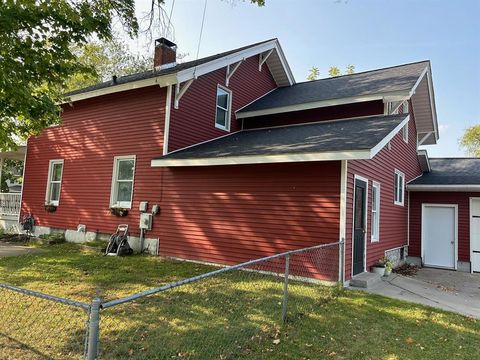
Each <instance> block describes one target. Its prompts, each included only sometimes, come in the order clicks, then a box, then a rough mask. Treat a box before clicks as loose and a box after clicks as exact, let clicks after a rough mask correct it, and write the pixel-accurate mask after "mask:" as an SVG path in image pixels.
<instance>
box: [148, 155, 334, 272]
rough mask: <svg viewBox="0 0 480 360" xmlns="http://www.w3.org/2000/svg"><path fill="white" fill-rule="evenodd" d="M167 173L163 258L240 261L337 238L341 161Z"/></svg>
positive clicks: (160, 221) (161, 227) (161, 230)
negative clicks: (167, 256) (166, 256)
mask: <svg viewBox="0 0 480 360" xmlns="http://www.w3.org/2000/svg"><path fill="white" fill-rule="evenodd" d="M163 177H164V183H165V184H168V185H169V186H165V187H164V188H163V189H162V190H163V193H162V204H163V205H162V215H161V217H160V218H159V219H158V223H157V228H158V231H159V237H160V254H162V255H169V256H178V257H182V258H191V259H200V260H204V261H216V262H221V263H234V262H238V261H245V260H249V259H252V258H258V257H261V256H266V255H271V254H274V253H278V252H282V251H286V250H290V249H294V248H301V247H305V246H311V245H316V244H321V243H330V242H335V241H338V231H339V211H340V210H339V208H340V204H339V201H340V197H339V189H340V163H339V162H324V163H303V164H302V163H299V164H296V163H295V164H264V165H242V166H228V167H226V166H216V167H208V168H207V167H192V168H183V169H180V168H179V169H165V172H164V174H163ZM205 179H208V181H205ZM172 184H174V185H172ZM332 261H333V260H332ZM335 261H338V256H337V257H336V259H335Z"/></svg>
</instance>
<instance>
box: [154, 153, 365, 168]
mask: <svg viewBox="0 0 480 360" xmlns="http://www.w3.org/2000/svg"><path fill="white" fill-rule="evenodd" d="M369 158H370V150H352V151H330V152H318V153H304V154H285V155H252V156H228V157H217V158H204V159H154V160H152V161H151V166H152V167H179V166H215V165H244V164H267V163H289V162H307V161H332V160H362V159H369Z"/></svg>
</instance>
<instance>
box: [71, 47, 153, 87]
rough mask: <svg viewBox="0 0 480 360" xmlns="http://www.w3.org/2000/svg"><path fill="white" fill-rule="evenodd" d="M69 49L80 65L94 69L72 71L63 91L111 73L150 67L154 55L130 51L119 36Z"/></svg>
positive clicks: (132, 71) (102, 78)
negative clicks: (73, 72)
mask: <svg viewBox="0 0 480 360" xmlns="http://www.w3.org/2000/svg"><path fill="white" fill-rule="evenodd" d="M72 52H73V53H74V54H75V56H76V58H77V59H78V61H79V62H80V63H81V64H82V65H84V66H85V67H86V68H88V69H94V71H93V72H92V71H83V70H81V71H78V72H77V73H76V74H74V75H72V76H71V77H70V78H69V79H68V80H67V82H66V87H65V89H66V91H71V90H75V89H80V88H83V87H87V86H90V85H94V84H96V83H99V82H102V81H107V80H109V79H111V78H112V76H113V75H116V76H125V75H130V74H134V73H138V72H142V71H147V70H152V69H153V56H151V55H149V56H142V55H139V54H134V53H132V52H131V51H130V49H129V48H128V46H126V45H125V43H123V42H121V40H119V39H118V38H113V39H112V40H110V41H94V42H91V43H88V44H85V45H83V46H78V45H74V46H73V48H72Z"/></svg>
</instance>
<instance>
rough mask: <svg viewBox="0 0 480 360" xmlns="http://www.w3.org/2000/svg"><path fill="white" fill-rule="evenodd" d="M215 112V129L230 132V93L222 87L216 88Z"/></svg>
mask: <svg viewBox="0 0 480 360" xmlns="http://www.w3.org/2000/svg"><path fill="white" fill-rule="evenodd" d="M216 110H217V112H216V115H215V127H216V128H218V129H222V130H226V131H230V118H231V112H232V92H231V91H230V90H228V89H227V88H224V87H223V86H220V85H218V87H217V109H216Z"/></svg>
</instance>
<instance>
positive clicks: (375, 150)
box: [370, 115, 410, 159]
mask: <svg viewBox="0 0 480 360" xmlns="http://www.w3.org/2000/svg"><path fill="white" fill-rule="evenodd" d="M409 119H410V115H407V116H406V117H405V119H403V121H402V122H401V123H400V124H398V125H397V126H396V127H395V129H393V130H392V131H391V132H390V133H389V134H388V135H387V136H385V137H384V138H383V139H382V141H380V142H379V143H378V144H377V145H375V147H374V148H372V150H370V158H371V159H372V158H373V157H374V156H375V155H377V153H378V152H379V151H380V150H382V149H383V148H384V146H385V145H387V144H388V142H389V141H390V140H392V139H393V137H394V136H395V135H397V134H398V132H399V131H400V130H402V128H403V127H404V126H405V124H406V123H407V122H408V120H409Z"/></svg>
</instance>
